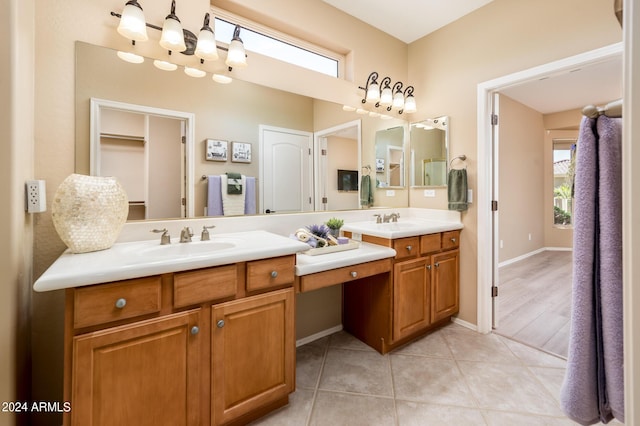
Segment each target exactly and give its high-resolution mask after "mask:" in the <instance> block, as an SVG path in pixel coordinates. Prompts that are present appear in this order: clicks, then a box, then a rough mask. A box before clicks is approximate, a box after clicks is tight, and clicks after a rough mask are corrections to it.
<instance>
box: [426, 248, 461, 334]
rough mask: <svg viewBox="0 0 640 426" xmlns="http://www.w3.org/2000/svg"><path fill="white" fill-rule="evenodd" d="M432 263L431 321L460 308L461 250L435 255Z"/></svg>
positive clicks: (453, 312)
mask: <svg viewBox="0 0 640 426" xmlns="http://www.w3.org/2000/svg"><path fill="white" fill-rule="evenodd" d="M432 264H433V285H432V295H431V302H432V307H431V316H432V317H431V321H433V322H435V321H439V320H441V319H443V318H446V317H449V316H451V315H453V314H455V313H457V312H458V310H459V308H460V294H459V287H460V283H459V270H460V267H459V251H458V250H452V251H448V252H444V253H441V254H437V255H434V256H433V257H432Z"/></svg>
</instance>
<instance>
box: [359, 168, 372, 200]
mask: <svg viewBox="0 0 640 426" xmlns="http://www.w3.org/2000/svg"><path fill="white" fill-rule="evenodd" d="M360 205H361V206H363V207H371V206H373V191H372V190H371V177H370V176H369V175H362V179H361V180H360Z"/></svg>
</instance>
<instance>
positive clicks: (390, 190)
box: [387, 189, 396, 197]
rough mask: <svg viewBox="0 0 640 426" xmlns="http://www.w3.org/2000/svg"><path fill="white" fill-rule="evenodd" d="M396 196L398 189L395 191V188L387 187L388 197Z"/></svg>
mask: <svg viewBox="0 0 640 426" xmlns="http://www.w3.org/2000/svg"><path fill="white" fill-rule="evenodd" d="M395 196H396V191H394V190H393V189H387V197H395Z"/></svg>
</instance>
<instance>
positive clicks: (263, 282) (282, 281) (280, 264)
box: [247, 256, 296, 292]
mask: <svg viewBox="0 0 640 426" xmlns="http://www.w3.org/2000/svg"><path fill="white" fill-rule="evenodd" d="M295 267H296V258H295V256H283V257H276V258H272V259H264V260H254V261H251V262H247V291H249V292H251V291H257V290H265V289H269V288H272V287H281V286H283V285H286V284H293V280H294V278H295V276H294V272H295Z"/></svg>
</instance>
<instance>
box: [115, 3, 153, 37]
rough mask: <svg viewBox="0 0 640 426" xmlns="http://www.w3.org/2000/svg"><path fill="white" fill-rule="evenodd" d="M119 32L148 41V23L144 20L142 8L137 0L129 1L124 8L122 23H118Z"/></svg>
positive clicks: (125, 35)
mask: <svg viewBox="0 0 640 426" xmlns="http://www.w3.org/2000/svg"><path fill="white" fill-rule="evenodd" d="M118 33H120V34H121V35H122V36H124V37H126V38H128V39H129V40H135V41H147V40H149V36H148V35H147V24H146V22H145V20H144V13H143V12H142V8H141V7H140V5H139V4H138V2H136V1H130V2H128V3H127V4H126V5H125V7H124V9H123V10H122V16H121V17H120V23H119V24H118Z"/></svg>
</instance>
